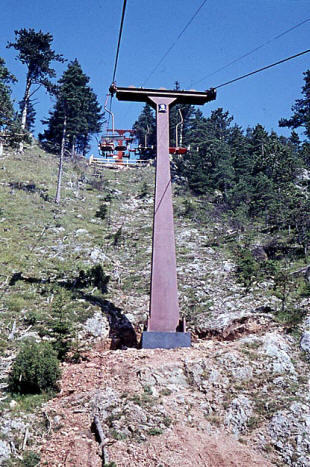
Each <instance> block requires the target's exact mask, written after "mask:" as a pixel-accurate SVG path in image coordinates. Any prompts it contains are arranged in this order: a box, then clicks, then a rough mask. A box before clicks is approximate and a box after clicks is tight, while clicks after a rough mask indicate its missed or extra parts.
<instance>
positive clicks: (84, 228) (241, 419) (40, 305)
mask: <svg viewBox="0 0 310 467" xmlns="http://www.w3.org/2000/svg"><path fill="white" fill-rule="evenodd" d="M56 180H57V160H56V159H55V157H54V156H51V155H48V154H46V153H44V152H42V151H41V150H40V149H39V148H37V147H36V146H33V147H30V148H28V149H27V151H26V152H25V154H24V155H23V156H20V155H16V154H13V153H10V154H9V153H7V154H4V156H3V157H2V158H1V160H0V231H1V232H0V241H1V243H2V247H1V253H0V255H1V264H2V269H1V271H0V276H1V283H0V293H1V304H0V309H1V315H0V319H1V321H0V325H1V340H0V351H1V370H2V371H1V375H0V376H1V391H2V394H1V396H0V399H1V400H0V404H1V415H2V420H3V421H2V424H1V427H0V465H3V466H31V465H39V464H40V465H48V466H55V467H56V466H72V467H73V466H80V467H82V466H94V467H95V466H102V465H110V467H112V466H117V467H120V466H124V467H125V466H126V467H127V466H139V465H141V466H154V467H160V466H165V467H166V466H167V467H168V466H174V465H179V464H182V465H188V466H189V465H197V466H214V467H215V466H231V465H235V466H252V465H253V466H268V465H292V466H307V465H309V464H310V452H309V446H310V435H309V425H310V392H309V390H310V379H309V363H308V352H307V350H309V349H310V344H309V341H310V338H309V337H308V336H310V319H309V304H310V298H309V295H310V293H309V294H308V292H307V291H308V285H307V278H304V277H303V274H306V273H307V268H306V267H305V265H304V264H302V263H301V262H300V261H298V260H296V259H294V260H290V263H289V265H288V266H287V270H288V273H287V274H288V275H289V279H287V280H286V282H285V280H283V283H285V284H286V286H285V287H286V288H285V290H284V289H283V287H282V288H281V284H280V285H279V283H278V282H277V283H276V281H275V279H274V278H273V277H272V276H271V275H267V274H266V275H265V276H264V277H260V279H259V280H256V279H255V280H250V281H248V282H247V283H246V281H245V280H244V277H245V272H246V271H245V270H241V274H240V265H239V266H238V265H237V263H238V258H237V256H236V253H235V245H236V244H238V245H239V247H240V248H242V247H243V246H244V248H245V247H247V248H248V246H249V245H248V244H249V232H248V231H247V230H245V229H244V228H242V229H239V228H236V226H234V225H231V223H230V222H229V219H227V218H225V219H224V218H223V217H221V216H219V215H215V210H214V206H212V205H211V204H210V203H209V204H208V202H207V201H206V200H204V199H197V198H195V199H192V198H191V197H190V195H189V193H188V192H187V191H186V190H185V189H183V188H181V187H180V186H176V187H175V197H174V203H175V223H176V247H177V264H178V281H179V299H180V305H181V312H182V314H183V315H184V316H185V317H186V320H187V323H188V327H189V329H190V331H191V332H192V338H193V339H192V340H193V346H192V348H191V349H176V350H152V351H147V350H141V349H139V348H138V347H139V345H138V343H139V339H140V335H141V332H142V329H143V326H144V324H145V322H146V318H147V311H148V291H149V281H150V259H151V233H152V207H153V199H152V194H153V183H154V168H153V167H146V168H140V169H133V168H131V169H128V170H117V171H116V170H105V171H103V172H102V173H101V174H99V175H98V174H97V175H96V174H95V173H94V171H93V169H92V168H91V167H89V166H87V164H86V163H85V161H81V160H78V161H75V162H73V161H67V162H66V166H65V173H64V179H63V190H62V201H61V204H60V205H56V204H55V203H54V201H53V197H54V196H55V189H56ZM255 232H256V227H255V226H251V241H250V243H251V245H250V248H252V249H253V251H254V250H255V251H256V252H260V253H259V254H260V256H264V255H266V256H268V254H269V250H270V244H271V240H270V239H269V238H265V237H264V235H263V234H262V233H261V232H260V233H259V234H258V233H255ZM272 240H273V241H274V239H272ZM281 240H282V239H278V243H277V245H276V246H274V248H275V249H277V248H278V249H281ZM267 244H268V246H269V250H268V248H267V247H266V245H267ZM260 264H261V263H258V265H260ZM296 271H301V272H296ZM242 273H243V275H242ZM306 275H307V274H306ZM287 277H288V276H287ZM242 278H243V280H242ZM288 290H289V292H288ZM287 303H290V307H287ZM28 339H32V340H35V341H38V342H39V341H50V342H52V343H53V345H54V347H55V349H57V352H58V355H59V358H60V359H61V361H62V363H61V367H62V377H61V381H60V382H59V385H60V392H58V393H55V394H46V393H41V394H23V395H19V394H12V393H11V392H9V391H8V382H7V377H8V374H9V372H10V369H11V367H12V364H13V362H14V360H15V358H16V355H17V353H18V351H19V348H20V346H21V345H22V344H23V343H24V342H28ZM300 341H301V343H302V347H303V350H301V349H300ZM95 422H96V423H95ZM98 430H99V431H98ZM100 437H101V438H100ZM39 459H41V460H39Z"/></svg>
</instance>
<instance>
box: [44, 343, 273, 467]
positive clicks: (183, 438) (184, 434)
mask: <svg viewBox="0 0 310 467" xmlns="http://www.w3.org/2000/svg"><path fill="white" fill-rule="evenodd" d="M225 345H228V344H227V343H221V342H216V343H213V342H210V343H209V349H208V347H205V346H204V348H203V349H200V348H199V345H197V344H195V348H191V349H176V350H151V351H146V350H135V349H130V350H127V351H120V350H118V351H109V350H104V349H103V346H101V348H99V347H97V349H95V350H94V351H91V352H88V353H87V354H86V355H85V358H86V359H87V360H85V361H83V362H82V363H80V364H64V365H63V373H62V381H61V392H60V393H59V394H58V396H57V397H55V398H54V399H52V400H50V401H49V402H48V403H47V404H46V405H45V407H44V409H43V410H44V413H45V416H46V418H47V420H48V422H49V425H50V426H49V433H48V434H47V435H46V437H45V439H43V440H41V441H40V442H41V445H42V449H41V465H42V466H43V465H45V466H46V465H47V466H49V467H60V466H61V467H102V465H103V463H102V458H101V457H100V449H99V444H98V442H97V441H96V440H95V436H94V434H93V433H92V431H91V425H92V421H93V417H94V409H93V407H92V405H91V400H92V399H93V398H94V397H95V395H96V392H98V391H100V390H101V391H104V390H105V388H107V387H109V388H115V389H116V390H118V391H126V392H129V393H132V394H135V392H136V391H137V390H138V389H141V385H140V383H139V380H138V372H139V370H140V369H141V368H143V367H147V368H154V369H156V368H160V367H161V366H162V365H163V364H165V363H167V362H169V363H171V362H173V361H180V360H181V359H184V358H191V357H197V356H199V354H200V355H204V356H205V355H206V352H209V353H212V352H214V346H218V347H220V346H225ZM230 345H232V343H230ZM212 346H213V347H212ZM170 397H171V398H173V397H174V394H171V396H170ZM170 409H171V408H170ZM195 409H196V412H195V410H194V415H195V414H196V415H195V418H196V416H197V424H196V423H195V424H193V423H192V424H189V423H186V422H185V421H184V420H185V415H186V414H185V413H183V414H182V410H181V411H180V412H179V413H178V415H177V416H175V417H174V420H175V423H174V424H172V425H171V426H170V427H169V430H167V431H164V432H163V433H162V434H159V435H158V436H148V437H147V439H146V440H145V441H144V442H141V441H140V442H139V441H135V440H134V439H130V440H124V441H123V440H114V439H113V440H112V439H111V440H109V442H108V444H107V448H106V450H107V453H108V456H109V459H110V462H111V461H113V462H115V463H116V465H117V467H131V466H132V467H134V466H148V467H160V466H162V467H174V466H177V467H179V466H182V467H183V466H184V467H186V466H206V467H226V466H227V467H228V466H230V467H233V466H234V467H237V466H238V467H252V466H253V467H254V466H255V467H256V466H260V467H269V466H271V465H273V464H271V463H270V462H269V461H268V460H266V459H265V458H264V457H262V455H260V454H259V453H258V452H257V451H255V450H254V449H251V448H250V447H248V446H247V445H245V444H243V443H240V442H238V441H237V440H236V439H235V438H234V437H233V436H232V435H230V434H229V433H226V432H224V430H222V429H220V427H218V428H217V429H215V430H214V432H210V431H208V430H207V429H206V428H205V426H204V424H203V420H202V417H201V416H200V419H199V403H198V400H197V407H196V408H195ZM168 410H169V404H168ZM171 415H175V414H171ZM103 429H105V426H103Z"/></svg>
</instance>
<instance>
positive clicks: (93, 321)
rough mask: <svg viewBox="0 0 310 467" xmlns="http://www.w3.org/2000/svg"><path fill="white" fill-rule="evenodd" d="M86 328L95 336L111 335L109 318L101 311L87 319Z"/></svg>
mask: <svg viewBox="0 0 310 467" xmlns="http://www.w3.org/2000/svg"><path fill="white" fill-rule="evenodd" d="M85 329H86V331H87V332H89V333H90V334H92V335H93V336H94V337H107V336H108V335H109V323H108V320H107V318H106V317H105V316H104V315H103V314H102V313H101V312H100V311H97V312H96V313H95V314H94V316H93V317H92V318H89V319H88V320H87V321H86V323H85Z"/></svg>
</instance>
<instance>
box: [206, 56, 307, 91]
mask: <svg viewBox="0 0 310 467" xmlns="http://www.w3.org/2000/svg"><path fill="white" fill-rule="evenodd" d="M309 52H310V49H308V50H304V51H303V52H299V53H298V54H295V55H292V56H291V57H287V58H283V60H279V61H278V62H275V63H272V64H271V65H267V66H264V67H263V68H259V69H258V70H255V71H251V73H247V74H246V75H242V76H239V77H238V78H235V79H232V80H230V81H227V82H226V83H223V84H220V85H218V86H214V87H213V89H219V88H222V87H223V86H227V85H228V84H232V83H235V82H236V81H239V80H241V79H244V78H247V77H248V76H251V75H255V74H256V73H259V72H261V71H264V70H268V68H272V67H274V66H276V65H280V64H281V63H284V62H288V61H289V60H292V59H293V58H297V57H300V56H301V55H304V54H307V53H309Z"/></svg>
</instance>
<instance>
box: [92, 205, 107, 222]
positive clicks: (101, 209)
mask: <svg viewBox="0 0 310 467" xmlns="http://www.w3.org/2000/svg"><path fill="white" fill-rule="evenodd" d="M107 213H108V206H107V205H106V204H101V205H100V206H99V209H98V211H96V214H95V217H99V219H105V218H106V215H107Z"/></svg>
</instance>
